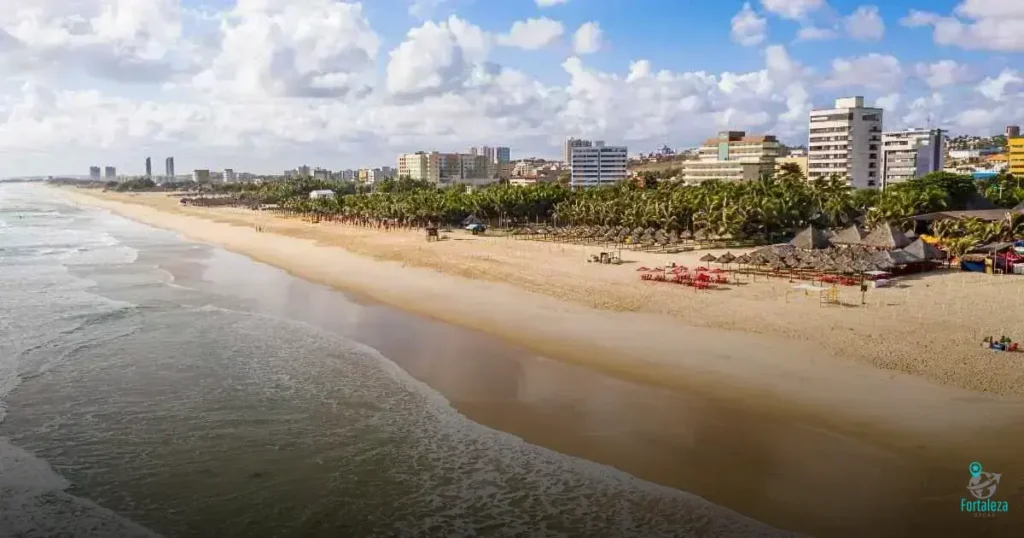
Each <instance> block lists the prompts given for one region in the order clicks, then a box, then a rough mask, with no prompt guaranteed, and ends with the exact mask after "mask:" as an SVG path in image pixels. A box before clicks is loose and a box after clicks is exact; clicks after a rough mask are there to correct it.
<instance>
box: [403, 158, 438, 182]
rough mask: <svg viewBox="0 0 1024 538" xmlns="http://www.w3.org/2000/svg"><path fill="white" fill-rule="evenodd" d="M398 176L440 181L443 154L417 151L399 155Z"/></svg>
mask: <svg viewBox="0 0 1024 538" xmlns="http://www.w3.org/2000/svg"><path fill="white" fill-rule="evenodd" d="M398 177H400V178H401V177H407V178H410V179H416V180H421V181H430V182H433V183H438V182H440V181H441V154H440V153H438V152H436V151H434V152H431V153H427V152H424V151H417V152H416V153H406V154H404V155H399V156H398Z"/></svg>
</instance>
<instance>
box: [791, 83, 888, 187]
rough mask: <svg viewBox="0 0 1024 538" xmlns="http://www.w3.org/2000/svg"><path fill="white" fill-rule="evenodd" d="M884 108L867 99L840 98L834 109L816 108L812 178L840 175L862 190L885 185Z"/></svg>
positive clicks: (809, 150) (810, 149) (811, 139)
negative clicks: (883, 150) (871, 105)
mask: <svg viewBox="0 0 1024 538" xmlns="http://www.w3.org/2000/svg"><path fill="white" fill-rule="evenodd" d="M882 112H883V111H882V109H881V108H872V107H865V106H864V98H863V97H861V96H857V97H843V98H841V99H836V102H835V106H834V107H832V108H825V109H818V110H812V111H811V114H810V120H809V125H808V145H807V175H808V178H809V179H817V178H827V177H829V176H832V175H837V176H839V177H842V178H846V180H847V181H849V183H850V185H851V186H853V187H854V188H858V189H877V188H879V187H880V186H881V168H882V167H881V145H882Z"/></svg>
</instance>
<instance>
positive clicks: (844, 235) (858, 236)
mask: <svg viewBox="0 0 1024 538" xmlns="http://www.w3.org/2000/svg"><path fill="white" fill-rule="evenodd" d="M867 235H868V234H867V232H866V231H864V229H863V228H861V227H860V226H857V225H856V224H853V225H851V226H848V227H846V228H843V229H842V230H839V231H838V232H836V233H835V234H834V235H833V236H832V242H833V243H835V244H836V245H859V244H860V243H861V241H863V240H864V238H865V237H867Z"/></svg>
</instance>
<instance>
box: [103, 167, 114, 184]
mask: <svg viewBox="0 0 1024 538" xmlns="http://www.w3.org/2000/svg"><path fill="white" fill-rule="evenodd" d="M103 179H106V180H107V181H115V180H117V168H114V167H113V166H108V167H106V168H104V169H103Z"/></svg>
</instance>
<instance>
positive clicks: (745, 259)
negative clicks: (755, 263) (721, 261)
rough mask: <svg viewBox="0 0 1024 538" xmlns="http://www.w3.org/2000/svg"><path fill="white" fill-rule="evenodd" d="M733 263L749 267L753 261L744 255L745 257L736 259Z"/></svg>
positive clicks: (741, 256)
mask: <svg viewBox="0 0 1024 538" xmlns="http://www.w3.org/2000/svg"><path fill="white" fill-rule="evenodd" d="M733 262H735V263H738V264H739V265H749V264H750V263H751V262H752V259H751V257H750V255H748V254H743V255H740V256H737V257H736V259H735V260H733Z"/></svg>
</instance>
